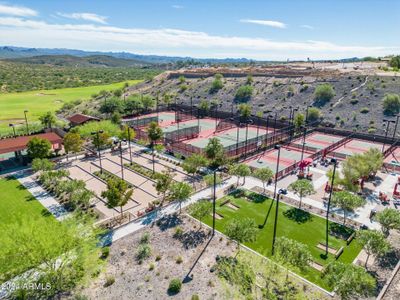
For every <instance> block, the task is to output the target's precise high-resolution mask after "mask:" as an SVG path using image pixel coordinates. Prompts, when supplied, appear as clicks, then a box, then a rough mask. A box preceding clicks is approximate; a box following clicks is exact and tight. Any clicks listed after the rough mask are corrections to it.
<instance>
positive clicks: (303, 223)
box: [203, 191, 361, 289]
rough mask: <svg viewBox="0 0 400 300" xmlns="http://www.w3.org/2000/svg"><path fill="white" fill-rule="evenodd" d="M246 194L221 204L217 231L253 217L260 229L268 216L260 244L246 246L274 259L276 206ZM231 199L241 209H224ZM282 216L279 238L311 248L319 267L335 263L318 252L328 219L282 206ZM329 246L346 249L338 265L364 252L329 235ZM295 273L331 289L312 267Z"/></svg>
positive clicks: (218, 207) (357, 245)
mask: <svg viewBox="0 0 400 300" xmlns="http://www.w3.org/2000/svg"><path fill="white" fill-rule="evenodd" d="M235 193H236V196H235ZM245 193H246V197H245V196H243V195H240V194H238V193H237V192H234V193H233V194H230V195H228V196H225V197H223V198H221V199H219V200H217V213H218V214H219V215H220V216H221V217H222V219H217V220H216V229H217V230H218V231H221V232H225V226H226V224H227V222H228V221H229V220H230V219H231V218H246V217H249V218H252V219H254V220H255V222H256V225H257V226H258V225H262V224H263V223H264V221H265V219H266V216H268V217H267V219H266V223H265V226H264V227H262V228H261V229H260V228H259V229H258V235H257V239H256V241H255V242H252V243H245V245H246V246H248V247H250V248H252V249H254V250H255V251H257V252H259V253H261V254H263V255H265V256H267V257H270V256H271V247H272V236H273V227H274V221H275V202H273V201H272V200H271V199H269V198H266V197H264V196H262V195H260V194H257V193H253V192H250V191H246V192H245ZM227 199H229V200H230V201H231V203H233V204H234V205H235V206H237V207H238V209H234V208H232V207H230V206H228V205H223V206H221V203H222V202H224V201H225V200H227ZM278 216H279V218H278V227H277V237H280V236H285V237H288V238H290V239H294V240H296V241H298V242H301V243H303V244H305V245H307V247H308V249H309V251H310V252H311V255H312V257H313V261H314V262H316V263H318V264H321V265H323V266H325V265H327V264H328V263H330V262H333V261H335V257H334V255H333V254H330V253H329V254H328V257H327V258H324V254H325V251H324V250H320V249H319V248H317V245H318V243H324V241H325V222H326V221H325V219H323V218H321V217H318V216H315V215H311V214H309V213H307V212H304V211H302V210H299V209H297V208H293V207H291V206H288V205H286V204H284V203H282V202H281V203H280V205H279V213H278ZM203 221H204V222H205V223H206V224H208V225H210V226H211V225H212V216H207V217H206V218H204V220H203ZM329 246H330V247H332V248H334V249H336V250H338V249H340V247H342V246H343V247H344V251H343V253H342V255H341V256H340V257H339V258H338V261H340V262H343V263H346V264H351V263H352V262H353V260H354V259H355V258H356V257H357V255H358V253H359V252H360V250H361V246H360V245H359V244H358V243H357V241H356V240H353V241H352V242H351V243H350V245H347V243H346V241H345V240H344V239H340V238H336V237H334V236H331V235H329ZM293 271H295V272H297V273H298V274H299V275H301V276H303V277H304V278H306V279H308V280H310V281H311V282H313V283H316V284H318V285H319V286H321V287H323V288H325V289H330V287H329V286H328V285H327V283H326V282H325V281H324V279H323V278H321V273H320V272H319V271H317V270H316V269H314V268H312V267H309V268H308V269H307V270H306V271H298V270H297V271H296V270H293Z"/></svg>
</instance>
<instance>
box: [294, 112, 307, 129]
mask: <svg viewBox="0 0 400 300" xmlns="http://www.w3.org/2000/svg"><path fill="white" fill-rule="evenodd" d="M293 123H294V128H295V129H296V131H299V129H300V128H301V126H304V124H305V117H304V115H303V114H296V115H295V116H294V120H293Z"/></svg>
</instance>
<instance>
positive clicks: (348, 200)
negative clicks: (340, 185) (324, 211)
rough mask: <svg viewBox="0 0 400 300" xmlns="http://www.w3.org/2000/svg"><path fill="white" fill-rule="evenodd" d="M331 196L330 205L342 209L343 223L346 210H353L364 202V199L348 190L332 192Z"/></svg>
mask: <svg viewBox="0 0 400 300" xmlns="http://www.w3.org/2000/svg"><path fill="white" fill-rule="evenodd" d="M332 196H333V197H332V205H333V206H336V207H339V208H341V209H342V210H343V224H345V223H346V216H347V213H348V212H353V211H354V209H356V208H357V207H360V206H363V205H364V204H365V199H363V198H362V197H360V196H358V195H356V194H354V193H351V192H348V191H340V192H334V193H333V195H332Z"/></svg>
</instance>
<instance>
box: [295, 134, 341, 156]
mask: <svg viewBox="0 0 400 300" xmlns="http://www.w3.org/2000/svg"><path fill="white" fill-rule="evenodd" d="M343 139H344V137H342V136H337V135H331V134H326V133H321V132H313V133H311V134H308V135H306V139H305V145H304V148H305V149H307V150H309V151H314V152H317V151H319V150H323V149H326V148H328V147H329V146H330V145H332V144H335V143H337V142H339V141H341V140H343ZM292 145H293V146H295V147H297V148H300V149H301V148H302V147H303V138H302V137H301V138H298V139H296V140H294V141H292Z"/></svg>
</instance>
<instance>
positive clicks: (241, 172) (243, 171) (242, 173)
mask: <svg viewBox="0 0 400 300" xmlns="http://www.w3.org/2000/svg"><path fill="white" fill-rule="evenodd" d="M229 174H231V175H233V176H237V183H236V185H237V186H239V179H240V177H243V184H245V183H246V176H249V175H250V174H251V171H250V167H249V166H248V165H246V164H234V165H232V166H231V167H230V168H229Z"/></svg>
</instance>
